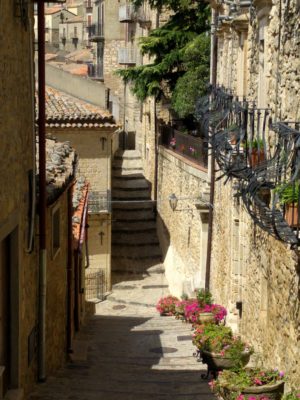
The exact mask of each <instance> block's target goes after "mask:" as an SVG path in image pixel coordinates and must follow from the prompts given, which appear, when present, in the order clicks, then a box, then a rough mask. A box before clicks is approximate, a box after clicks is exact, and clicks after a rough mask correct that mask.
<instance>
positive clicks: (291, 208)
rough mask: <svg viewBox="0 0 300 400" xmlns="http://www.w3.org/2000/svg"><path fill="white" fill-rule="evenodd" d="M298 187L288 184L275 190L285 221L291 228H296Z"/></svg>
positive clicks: (297, 185) (297, 184)
mask: <svg viewBox="0 0 300 400" xmlns="http://www.w3.org/2000/svg"><path fill="white" fill-rule="evenodd" d="M299 186H300V185H299V183H288V184H284V185H280V186H277V187H276V188H275V193H277V194H278V197H279V201H280V204H281V205H283V206H284V209H285V220H286V222H287V223H288V224H289V225H290V226H292V227H297V226H298V220H299V219H298V201H299Z"/></svg>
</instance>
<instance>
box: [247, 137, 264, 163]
mask: <svg viewBox="0 0 300 400" xmlns="http://www.w3.org/2000/svg"><path fill="white" fill-rule="evenodd" d="M247 148H248V156H249V162H250V165H251V167H256V166H257V165H258V164H260V163H261V162H262V161H264V159H265V152H264V142H263V140H262V139H253V140H251V141H248V142H247Z"/></svg>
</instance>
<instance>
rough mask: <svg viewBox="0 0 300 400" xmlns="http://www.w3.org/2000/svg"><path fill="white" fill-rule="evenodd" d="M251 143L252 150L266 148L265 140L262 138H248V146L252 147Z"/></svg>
mask: <svg viewBox="0 0 300 400" xmlns="http://www.w3.org/2000/svg"><path fill="white" fill-rule="evenodd" d="M250 145H251V149H252V150H258V149H260V150H263V149H264V142H263V140H262V139H253V140H251V141H249V140H248V141H247V147H248V148H250Z"/></svg>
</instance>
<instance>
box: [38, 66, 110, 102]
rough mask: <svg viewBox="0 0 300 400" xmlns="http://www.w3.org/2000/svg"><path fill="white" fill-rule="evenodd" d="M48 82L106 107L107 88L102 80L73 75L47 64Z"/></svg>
mask: <svg viewBox="0 0 300 400" xmlns="http://www.w3.org/2000/svg"><path fill="white" fill-rule="evenodd" d="M46 83H47V85H49V86H52V87H54V88H55V89H58V90H61V91H63V92H66V93H68V94H70V95H72V96H75V97H77V98H78V99H81V100H84V101H87V102H89V103H92V104H96V105H98V106H100V107H102V108H104V109H106V101H107V89H106V87H105V86H104V85H103V83H101V82H95V81H93V80H91V79H89V78H83V77H80V76H76V75H72V74H70V73H68V72H65V71H62V70H61V69H59V68H57V67H54V66H53V65H50V64H46Z"/></svg>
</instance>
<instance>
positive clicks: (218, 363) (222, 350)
mask: <svg viewBox="0 0 300 400" xmlns="http://www.w3.org/2000/svg"><path fill="white" fill-rule="evenodd" d="M193 344H194V345H195V346H196V347H197V349H198V351H199V352H200V355H201V358H202V360H203V362H204V363H205V364H207V365H208V368H209V369H210V370H211V371H222V370H223V369H229V368H234V369H238V368H241V367H243V366H245V365H246V364H247V363H248V362H249V359H250V356H251V354H252V353H253V349H252V347H250V346H249V345H248V344H247V343H245V342H243V341H242V340H241V338H240V337H238V336H234V335H233V333H232V330H231V329H230V328H229V327H226V326H222V325H213V324H210V325H202V326H198V327H197V328H196V329H195V333H194V338H193Z"/></svg>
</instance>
